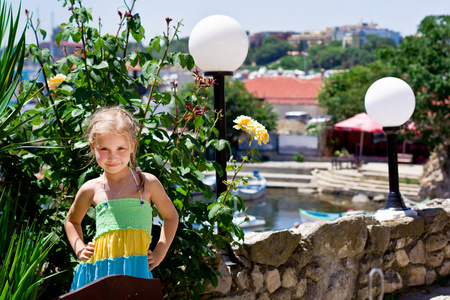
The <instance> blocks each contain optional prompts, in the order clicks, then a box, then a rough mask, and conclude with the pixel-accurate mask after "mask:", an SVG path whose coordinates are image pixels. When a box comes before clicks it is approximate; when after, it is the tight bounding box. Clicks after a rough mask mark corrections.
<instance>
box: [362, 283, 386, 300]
mask: <svg viewBox="0 0 450 300" xmlns="http://www.w3.org/2000/svg"><path fill="white" fill-rule="evenodd" d="M380 292H381V290H380V288H379V287H377V286H372V298H371V299H376V298H375V297H376V296H378V295H379V294H380ZM357 296H358V300H367V299H369V286H365V287H363V288H361V289H359V290H358V293H357Z"/></svg>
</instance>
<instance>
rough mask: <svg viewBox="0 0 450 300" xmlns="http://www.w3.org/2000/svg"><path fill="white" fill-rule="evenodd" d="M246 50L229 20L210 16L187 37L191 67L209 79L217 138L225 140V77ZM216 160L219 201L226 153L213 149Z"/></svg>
mask: <svg viewBox="0 0 450 300" xmlns="http://www.w3.org/2000/svg"><path fill="white" fill-rule="evenodd" d="M247 51H248V37H247V34H246V32H245V31H244V29H243V28H242V26H241V25H240V24H239V23H238V22H237V21H236V20H234V19H233V18H230V17H228V16H223V15H213V16H209V17H206V18H204V19H203V20H201V21H200V22H198V23H197V25H195V27H194V29H193V30H192V32H191V35H190V37H189V52H190V54H191V55H192V56H193V57H194V60H195V64H196V65H197V66H198V67H199V68H200V69H201V70H203V72H204V74H205V76H213V78H214V80H215V83H216V84H215V85H214V110H215V111H216V114H221V115H222V117H220V118H219V121H218V122H217V123H216V128H217V130H218V131H219V139H226V137H227V133H226V119H225V76H232V75H233V72H234V71H236V70H237V69H238V68H239V67H240V66H241V65H242V63H243V62H244V60H245V58H246V57H247ZM216 161H217V162H218V163H219V165H220V166H221V169H222V176H220V174H219V173H218V172H216V188H217V189H216V192H217V198H219V196H220V194H222V192H224V191H226V184H225V182H226V180H227V172H226V165H227V151H226V148H225V149H223V150H221V151H219V150H216Z"/></svg>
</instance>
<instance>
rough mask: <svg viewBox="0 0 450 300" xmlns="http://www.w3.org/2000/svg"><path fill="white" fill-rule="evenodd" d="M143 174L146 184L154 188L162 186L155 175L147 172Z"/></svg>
mask: <svg viewBox="0 0 450 300" xmlns="http://www.w3.org/2000/svg"><path fill="white" fill-rule="evenodd" d="M141 173H142V175H143V177H144V180H145V182H146V183H148V184H149V185H150V186H153V185H155V184H157V185H160V184H161V183H160V181H159V180H158V178H157V177H156V176H155V175H153V174H151V173H147V172H141Z"/></svg>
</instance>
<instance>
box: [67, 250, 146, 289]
mask: <svg viewBox="0 0 450 300" xmlns="http://www.w3.org/2000/svg"><path fill="white" fill-rule="evenodd" d="M108 275H129V276H134V277H139V278H153V275H152V272H151V271H149V270H148V260H147V255H133V256H129V257H124V256H122V257H116V258H112V259H110V258H107V259H102V260H98V261H96V262H95V263H93V264H92V263H82V264H79V265H78V269H77V271H76V273H75V276H74V278H73V282H72V286H71V288H70V290H71V291H74V290H76V289H79V288H80V287H82V286H84V285H86V284H88V283H91V282H92V281H94V280H97V279H100V278H102V277H104V276H108Z"/></svg>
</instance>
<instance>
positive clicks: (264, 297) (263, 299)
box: [258, 293, 272, 300]
mask: <svg viewBox="0 0 450 300" xmlns="http://www.w3.org/2000/svg"><path fill="white" fill-rule="evenodd" d="M258 300H272V299H271V298H270V294H269V293H264V294H261V295H260V296H259V297H258Z"/></svg>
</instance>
